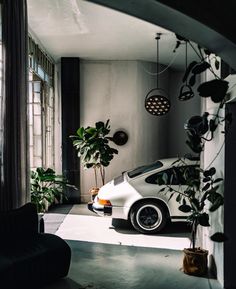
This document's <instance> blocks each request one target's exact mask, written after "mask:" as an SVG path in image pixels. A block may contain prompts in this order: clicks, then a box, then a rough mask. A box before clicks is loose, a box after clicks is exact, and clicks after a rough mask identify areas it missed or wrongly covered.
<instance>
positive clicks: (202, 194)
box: [158, 159, 224, 276]
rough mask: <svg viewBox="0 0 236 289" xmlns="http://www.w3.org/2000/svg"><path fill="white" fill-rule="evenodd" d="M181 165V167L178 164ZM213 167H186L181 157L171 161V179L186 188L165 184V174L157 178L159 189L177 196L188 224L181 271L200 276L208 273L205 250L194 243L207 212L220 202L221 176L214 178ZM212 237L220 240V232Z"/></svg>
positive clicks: (207, 222) (221, 198)
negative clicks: (160, 185)
mask: <svg viewBox="0 0 236 289" xmlns="http://www.w3.org/2000/svg"><path fill="white" fill-rule="evenodd" d="M180 165H181V166H180ZM215 174H216V169H215V168H214V167H212V168H210V169H207V170H202V169H200V168H199V167H198V166H187V165H186V166H185V162H184V159H179V160H178V161H177V162H175V164H174V169H173V175H172V176H171V178H172V179H176V178H179V180H178V182H179V183H181V182H183V183H185V184H186V189H185V190H184V191H182V190H176V186H175V189H174V188H173V186H172V185H166V183H167V182H166V180H167V178H168V177H167V175H165V174H163V176H162V177H161V178H160V179H159V180H158V183H159V184H162V185H164V187H163V188H162V189H161V191H162V192H165V193H169V194H170V198H172V197H174V196H175V197H176V201H177V202H179V204H180V206H179V210H180V211H182V212H184V213H188V214H189V216H188V221H189V223H190V225H191V245H190V248H185V249H184V251H183V252H184V258H183V271H184V273H186V274H190V275H195V276H202V275H204V274H206V272H207V256H208V251H207V250H205V249H202V248H199V247H197V246H196V235H197V229H198V227H199V226H204V227H209V226H210V223H209V213H210V212H214V211H216V210H217V209H218V208H219V207H220V206H222V205H223V203H224V199H223V196H222V195H221V194H220V193H219V192H218V189H219V187H220V183H221V182H222V181H223V179H222V178H215ZM211 238H212V240H215V241H223V239H222V238H223V233H215V234H214V235H213V236H212V237H211Z"/></svg>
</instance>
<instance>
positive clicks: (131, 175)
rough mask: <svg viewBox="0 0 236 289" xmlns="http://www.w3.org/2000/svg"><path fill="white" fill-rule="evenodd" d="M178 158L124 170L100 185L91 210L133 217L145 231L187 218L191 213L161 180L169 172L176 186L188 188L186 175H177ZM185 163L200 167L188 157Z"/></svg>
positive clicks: (116, 216) (134, 224)
mask: <svg viewBox="0 0 236 289" xmlns="http://www.w3.org/2000/svg"><path fill="white" fill-rule="evenodd" d="M177 160H178V159H177V158H172V159H163V160H159V161H156V162H154V163H152V164H149V165H144V166H141V167H138V168H136V169H133V170H130V171H127V172H123V173H122V174H121V175H120V176H118V177H116V178H114V179H113V180H112V181H110V182H109V183H107V184H105V185H104V186H103V187H101V188H100V190H99V192H98V195H97V196H96V197H95V199H94V202H93V204H92V205H91V207H92V208H91V209H92V210H93V211H94V212H95V213H97V214H98V215H100V216H110V217H112V218H113V219H124V220H130V221H131V223H132V225H133V227H134V229H135V230H137V231H139V232H141V233H145V234H153V233H157V232H159V231H161V230H162V229H163V228H164V226H165V225H166V223H167V221H168V220H171V221H180V220H186V218H187V216H188V215H187V214H186V213H183V212H181V211H180V210H179V209H178V207H179V203H178V202H177V201H176V198H175V197H173V198H171V199H170V193H163V192H160V190H161V188H162V187H163V186H161V185H159V184H158V181H157V180H158V179H159V178H160V177H161V176H162V175H163V174H164V173H165V176H166V177H167V178H166V181H167V184H168V182H169V184H171V187H172V188H173V189H175V186H177V187H178V188H177V187H176V189H178V191H179V190H180V189H181V190H185V189H186V181H185V180H184V178H182V181H181V178H179V177H178V178H173V166H174V165H173V163H174V162H175V161H177ZM181 166H183V167H189V166H199V161H198V160H196V159H195V158H192V159H190V158H184V162H181ZM171 176H172V177H171ZM170 179H171V180H170Z"/></svg>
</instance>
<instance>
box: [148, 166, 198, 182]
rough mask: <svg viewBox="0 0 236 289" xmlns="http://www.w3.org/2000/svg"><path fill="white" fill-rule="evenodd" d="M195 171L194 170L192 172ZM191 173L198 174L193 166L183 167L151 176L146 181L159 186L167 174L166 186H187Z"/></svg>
mask: <svg viewBox="0 0 236 289" xmlns="http://www.w3.org/2000/svg"><path fill="white" fill-rule="evenodd" d="M192 169H193V170H192ZM191 171H193V172H196V170H195V169H194V167H193V166H183V167H174V168H170V169H167V170H164V171H161V172H158V173H155V174H152V175H150V176H149V177H147V178H146V179H145V182H146V183H148V184H154V185H159V184H160V180H161V179H163V175H164V174H165V184H166V185H182V186H183V185H186V181H187V179H186V177H187V176H186V175H187V174H189V173H191ZM186 173H187V174H186Z"/></svg>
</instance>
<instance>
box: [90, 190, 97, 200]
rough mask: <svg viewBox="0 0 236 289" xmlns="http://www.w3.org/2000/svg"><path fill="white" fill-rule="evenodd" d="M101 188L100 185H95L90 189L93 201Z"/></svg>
mask: <svg viewBox="0 0 236 289" xmlns="http://www.w3.org/2000/svg"><path fill="white" fill-rule="evenodd" d="M98 191H99V188H98V187H93V188H91V189H90V190H89V194H90V196H91V201H93V200H94V199H95V197H96V195H97V194H98Z"/></svg>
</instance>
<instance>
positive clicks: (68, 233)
mask: <svg viewBox="0 0 236 289" xmlns="http://www.w3.org/2000/svg"><path fill="white" fill-rule="evenodd" d="M56 235H58V236H60V237H62V238H63V239H67V240H74V241H87V242H96V243H105V244H116V245H127V246H139V247H149V248H160V249H172V250H182V249H183V248H186V247H189V245H190V240H189V238H188V237H187V236H185V235H186V234H184V233H183V235H184V236H176V235H175V234H173V235H172V234H171V232H170V233H168V234H160V235H143V234H140V233H138V232H136V231H134V230H132V229H117V228H114V227H113V226H112V225H111V219H110V218H102V217H96V216H84V215H71V214H69V215H67V216H66V218H65V219H64V221H63V223H62V224H61V226H60V228H59V229H58V231H57V232H56ZM178 235H181V234H178Z"/></svg>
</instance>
